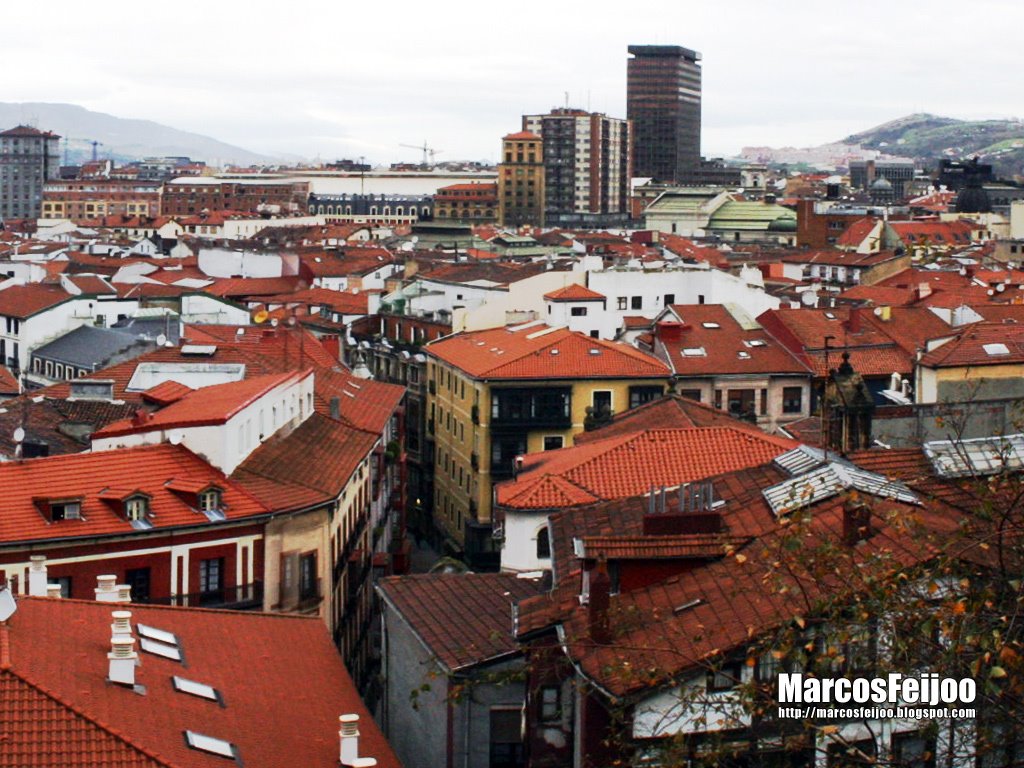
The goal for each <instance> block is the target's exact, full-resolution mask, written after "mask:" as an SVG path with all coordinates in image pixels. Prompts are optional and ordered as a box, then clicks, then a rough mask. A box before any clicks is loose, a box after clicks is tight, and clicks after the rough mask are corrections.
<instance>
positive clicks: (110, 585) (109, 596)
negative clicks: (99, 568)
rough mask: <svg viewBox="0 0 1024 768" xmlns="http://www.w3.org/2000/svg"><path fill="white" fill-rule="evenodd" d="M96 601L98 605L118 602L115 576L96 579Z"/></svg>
mask: <svg viewBox="0 0 1024 768" xmlns="http://www.w3.org/2000/svg"><path fill="white" fill-rule="evenodd" d="M95 592H96V600H97V602H100V603H116V602H118V593H117V576H111V575H103V576H97V577H96V589H95Z"/></svg>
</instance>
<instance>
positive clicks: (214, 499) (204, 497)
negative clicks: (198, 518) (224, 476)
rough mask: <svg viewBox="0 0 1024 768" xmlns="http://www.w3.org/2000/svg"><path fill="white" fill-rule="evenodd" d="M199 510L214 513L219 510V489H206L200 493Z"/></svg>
mask: <svg viewBox="0 0 1024 768" xmlns="http://www.w3.org/2000/svg"><path fill="white" fill-rule="evenodd" d="M199 509H200V510H202V511H203V512H215V511H217V510H218V509H220V489H218V488H207V489H206V490H205V491H203V492H202V493H200V494H199Z"/></svg>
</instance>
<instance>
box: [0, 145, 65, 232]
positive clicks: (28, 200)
mask: <svg viewBox="0 0 1024 768" xmlns="http://www.w3.org/2000/svg"><path fill="white" fill-rule="evenodd" d="M59 144H60V136H57V135H56V134H53V133H49V132H48V131H40V130H39V129H38V128H32V127H30V126H27V125H19V126H18V127H16V128H11V129H10V130H7V131H3V132H0V220H3V219H35V218H39V215H40V213H41V211H42V203H43V184H44V182H46V180H47V179H55V178H57V177H58V176H59V175H60V146H59Z"/></svg>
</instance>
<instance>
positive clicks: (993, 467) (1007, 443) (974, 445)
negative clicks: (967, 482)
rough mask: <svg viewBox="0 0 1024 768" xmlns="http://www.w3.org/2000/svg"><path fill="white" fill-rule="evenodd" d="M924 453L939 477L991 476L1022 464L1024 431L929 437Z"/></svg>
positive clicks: (1023, 457) (1023, 462) (1023, 460)
mask: <svg viewBox="0 0 1024 768" xmlns="http://www.w3.org/2000/svg"><path fill="white" fill-rule="evenodd" d="M924 452H925V455H927V456H928V458H929V459H931V462H932V466H933V467H934V468H935V472H936V474H938V475H939V476H940V477H963V476H965V475H992V474H997V473H999V472H1003V471H1006V470H1017V469H1020V468H1021V467H1024V434H1015V435H1006V436H1005V437H977V438H972V439H969V440H955V441H954V440H933V441H932V442H930V443H925V444H924Z"/></svg>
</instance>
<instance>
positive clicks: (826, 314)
mask: <svg viewBox="0 0 1024 768" xmlns="http://www.w3.org/2000/svg"><path fill="white" fill-rule="evenodd" d="M825 317H826V318H828V319H829V320H835V319H836V316H835V315H834V314H832V313H831V312H826V313H825Z"/></svg>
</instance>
